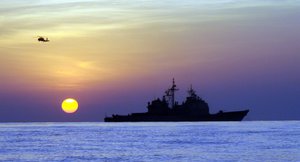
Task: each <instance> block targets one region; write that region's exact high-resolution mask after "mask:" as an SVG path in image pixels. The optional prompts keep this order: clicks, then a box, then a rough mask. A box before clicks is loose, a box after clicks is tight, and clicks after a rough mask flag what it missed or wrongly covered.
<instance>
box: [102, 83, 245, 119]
mask: <svg viewBox="0 0 300 162" xmlns="http://www.w3.org/2000/svg"><path fill="white" fill-rule="evenodd" d="M176 91H178V89H177V87H176V84H175V80H174V79H173V83H172V86H171V88H169V89H167V90H166V91H165V95H164V96H163V97H162V98H157V99H155V100H153V101H151V102H148V106H147V108H148V111H147V112H144V113H132V114H129V115H114V114H113V115H112V116H111V117H105V118H104V121H105V122H185V121H190V122H192V121H241V120H243V118H244V117H245V116H246V115H247V113H248V112H249V110H243V111H231V112H224V111H222V110H220V111H219V112H218V113H215V114H210V113H209V106H208V104H207V103H206V101H204V100H203V99H202V98H200V97H199V96H198V95H197V94H196V92H195V90H193V88H192V86H191V87H190V89H189V90H188V96H187V97H186V100H185V101H184V102H182V104H178V102H176V101H175V92H176Z"/></svg>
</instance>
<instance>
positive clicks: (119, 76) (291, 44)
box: [0, 0, 300, 122]
mask: <svg viewBox="0 0 300 162" xmlns="http://www.w3.org/2000/svg"><path fill="white" fill-rule="evenodd" d="M299 18H300V1H299V0H282V1H277V0H184V1H182V0H114V1H111V0H94V1H93V0H51V1H40V0H1V1H0V121H2V122H18V121H28V122H29V121H103V118H104V116H105V115H107V116H109V115H111V114H129V113H132V112H145V111H146V110H147V109H146V106H147V102H148V101H151V100H153V99H155V98H157V97H161V96H162V95H163V92H164V91H165V90H166V89H167V88H168V87H169V86H170V85H171V81H172V78H175V81H176V84H177V86H178V88H179V89H180V91H178V93H177V94H176V100H178V101H179V102H181V101H183V100H184V98H185V97H186V95H187V93H186V91H187V89H188V87H189V86H190V85H191V84H192V85H193V87H194V89H195V90H196V92H197V93H198V95H199V96H200V97H202V98H203V99H204V100H206V101H207V102H208V104H209V106H210V112H211V113H216V112H218V111H219V110H223V111H236V110H245V109H250V112H249V113H248V115H247V116H246V118H245V120H299V119H300V115H299V114H300V102H299V98H298V97H300V70H299V69H300V44H299V42H300V30H299V29H300V19H299ZM37 36H45V37H48V38H49V39H50V42H47V43H43V42H38V41H37ZM68 97H72V98H75V99H77V101H78V103H79V109H78V111H77V112H76V113H74V114H66V113H64V112H63V111H62V110H61V102H62V101H63V100H64V99H65V98H68Z"/></svg>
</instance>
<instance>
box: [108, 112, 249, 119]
mask: <svg viewBox="0 0 300 162" xmlns="http://www.w3.org/2000/svg"><path fill="white" fill-rule="evenodd" d="M248 112H249V110H244V111H233V112H219V113H216V114H208V115H202V116H182V115H171V114H170V115H168V114H166V115H151V114H149V113H135V114H131V115H126V116H125V115H124V116H122V115H115V116H112V117H106V118H104V121H105V122H186V121H187V122H198V121H199V122H200V121H241V120H243V118H244V117H245V116H246V115H247V113H248Z"/></svg>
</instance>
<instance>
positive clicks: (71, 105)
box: [61, 98, 78, 113]
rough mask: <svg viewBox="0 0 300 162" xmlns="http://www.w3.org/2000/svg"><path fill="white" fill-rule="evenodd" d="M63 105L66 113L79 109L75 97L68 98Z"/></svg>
mask: <svg viewBox="0 0 300 162" xmlns="http://www.w3.org/2000/svg"><path fill="white" fill-rule="evenodd" d="M61 107H62V110H63V111H64V112H66V113H75V112H76V111H77V109H78V102H77V101H76V100H75V99H73V98H67V99H65V100H64V101H63V102H62V104H61Z"/></svg>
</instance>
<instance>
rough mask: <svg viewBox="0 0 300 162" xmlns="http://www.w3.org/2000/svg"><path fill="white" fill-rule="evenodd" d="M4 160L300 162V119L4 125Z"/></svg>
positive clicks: (0, 138) (0, 128)
mask: <svg viewBox="0 0 300 162" xmlns="http://www.w3.org/2000/svg"><path fill="white" fill-rule="evenodd" d="M0 161H30V162H31V161H74V162H75V161H76V162H77V161H137V162H140V161H155V162H156V161H158V162H161V161H163V162H166V161H178V162H182V161H189V162H190V161H209V162H213V161H216V162H217V161H220V162H227V161H228V162H234V161H251V162H253V161H264V162H266V161H272V162H273V161H283V162H292V161H300V121H242V122H178V123H171V122H157V123H155V122H153V123H152V122H151V123H144V122H141V123H103V122H82V123H80V122H79V123H47V122H43V123H0Z"/></svg>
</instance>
